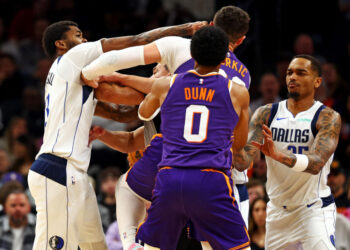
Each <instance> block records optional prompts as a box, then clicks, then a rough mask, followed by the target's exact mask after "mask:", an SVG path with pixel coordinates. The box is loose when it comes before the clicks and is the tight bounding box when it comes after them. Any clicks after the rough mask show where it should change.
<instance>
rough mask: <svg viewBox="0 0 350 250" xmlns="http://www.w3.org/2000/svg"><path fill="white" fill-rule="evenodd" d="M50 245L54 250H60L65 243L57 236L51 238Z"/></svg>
mask: <svg viewBox="0 0 350 250" xmlns="http://www.w3.org/2000/svg"><path fill="white" fill-rule="evenodd" d="M49 244H50V247H51V248H52V249H53V250H60V249H61V248H62V247H63V245H64V241H63V239H62V238H61V237H59V236H57V235H55V236H52V237H51V238H50V241H49Z"/></svg>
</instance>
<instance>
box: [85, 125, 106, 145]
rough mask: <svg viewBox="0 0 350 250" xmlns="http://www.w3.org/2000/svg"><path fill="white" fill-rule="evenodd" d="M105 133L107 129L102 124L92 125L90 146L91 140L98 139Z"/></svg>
mask: <svg viewBox="0 0 350 250" xmlns="http://www.w3.org/2000/svg"><path fill="white" fill-rule="evenodd" d="M105 133H106V130H105V129H104V128H102V127H100V126H92V127H91V129H90V132H89V144H88V146H90V144H91V142H93V141H94V140H96V139H98V138H99V137H101V136H102V135H104V134H105Z"/></svg>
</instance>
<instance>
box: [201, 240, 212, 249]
mask: <svg viewBox="0 0 350 250" xmlns="http://www.w3.org/2000/svg"><path fill="white" fill-rule="evenodd" d="M201 245H202V249H203V250H213V248H212V247H211V246H210V244H209V242H208V241H201Z"/></svg>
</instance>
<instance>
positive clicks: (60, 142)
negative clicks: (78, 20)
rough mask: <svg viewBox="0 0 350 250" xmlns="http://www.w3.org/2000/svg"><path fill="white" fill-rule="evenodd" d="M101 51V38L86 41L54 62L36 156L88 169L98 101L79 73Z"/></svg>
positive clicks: (47, 89) (49, 78)
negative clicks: (94, 115) (90, 140)
mask: <svg viewBox="0 0 350 250" xmlns="http://www.w3.org/2000/svg"><path fill="white" fill-rule="evenodd" d="M102 53H103V51H102V45H101V42H100V41H96V42H89V43H83V44H80V45H77V46H75V47H74V48H72V49H70V50H69V51H68V52H67V53H65V54H64V55H63V56H61V57H58V58H57V59H56V60H55V61H54V63H53V64H52V66H51V68H50V71H49V73H48V76H47V79H46V84H45V103H46V105H45V130H44V141H43V145H42V146H41V148H40V151H39V153H38V155H37V157H38V156H39V155H40V154H43V153H49V154H54V155H56V156H59V157H62V158H66V159H69V160H72V161H73V162H75V164H74V165H76V166H77V167H78V168H79V169H81V170H83V171H87V168H88V166H89V162H90V154H91V147H88V139H89V130H90V127H91V122H92V116H93V114H94V111H95V107H96V103H97V102H96V100H95V99H94V96H93V89H92V88H91V87H88V86H85V85H83V83H82V81H81V80H80V73H81V70H82V68H83V67H84V66H86V65H87V64H89V63H90V62H92V61H93V60H94V59H96V58H97V57H99V56H100V55H101V54H102Z"/></svg>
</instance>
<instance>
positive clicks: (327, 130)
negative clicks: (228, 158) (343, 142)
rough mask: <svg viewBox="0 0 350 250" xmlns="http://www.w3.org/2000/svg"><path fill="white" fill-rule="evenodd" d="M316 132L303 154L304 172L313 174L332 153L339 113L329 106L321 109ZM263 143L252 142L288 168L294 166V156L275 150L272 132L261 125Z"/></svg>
mask: <svg viewBox="0 0 350 250" xmlns="http://www.w3.org/2000/svg"><path fill="white" fill-rule="evenodd" d="M316 128H317V130H318V133H317V135H316V138H315V140H314V142H313V144H312V146H311V149H310V151H309V152H307V153H306V154H305V155H306V156H307V157H308V159H309V164H308V166H307V168H306V169H305V170H304V172H306V173H310V174H313V175H316V174H318V173H319V172H320V171H321V169H322V167H323V166H324V165H325V164H326V162H327V161H328V159H329V158H330V156H331V155H332V154H333V153H334V151H335V149H336V147H337V145H338V140H339V134H340V129H341V119H340V115H339V114H338V113H337V112H335V111H334V110H332V109H330V108H328V107H327V108H325V109H324V110H322V111H321V113H320V116H319V118H318V120H317V123H316ZM263 134H264V143H258V142H253V145H255V146H256V147H258V148H259V149H260V150H261V151H262V152H263V153H264V154H265V155H266V156H269V157H271V158H272V159H274V160H276V161H279V162H281V163H283V164H284V165H286V166H287V167H289V168H292V167H294V165H295V163H296V156H295V155H294V154H292V153H291V152H289V151H286V152H282V151H277V150H276V148H275V146H274V143H273V140H272V133H271V131H270V129H269V128H268V127H267V126H264V127H263Z"/></svg>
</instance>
